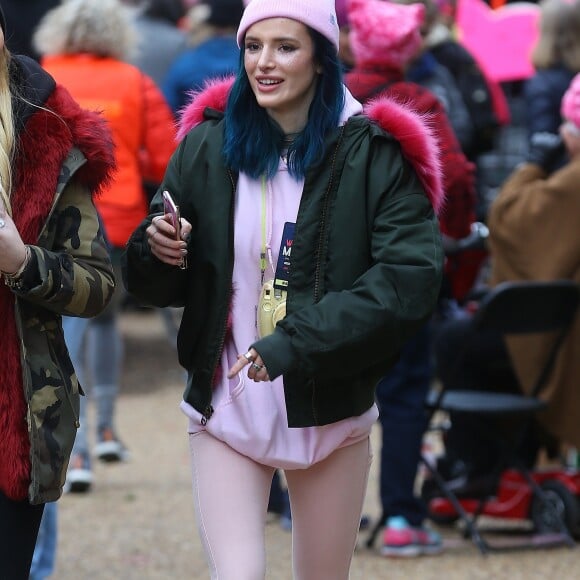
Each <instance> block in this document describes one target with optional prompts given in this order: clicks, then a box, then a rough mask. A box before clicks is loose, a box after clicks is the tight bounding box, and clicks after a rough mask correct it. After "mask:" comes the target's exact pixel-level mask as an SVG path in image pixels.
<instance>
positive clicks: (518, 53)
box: [457, 0, 540, 82]
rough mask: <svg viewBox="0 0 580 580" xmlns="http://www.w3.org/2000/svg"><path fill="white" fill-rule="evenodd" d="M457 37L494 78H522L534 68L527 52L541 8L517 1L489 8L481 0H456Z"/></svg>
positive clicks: (530, 47) (533, 38) (535, 34)
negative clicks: (496, 7) (494, 8)
mask: <svg viewBox="0 0 580 580" xmlns="http://www.w3.org/2000/svg"><path fill="white" fill-rule="evenodd" d="M457 4H458V5H457V27H458V32H459V40H460V41H461V43H462V44H463V45H464V46H465V47H466V48H467V49H468V50H469V51H470V52H471V53H472V54H473V56H474V57H475V58H476V59H477V61H478V62H479V63H480V65H481V66H482V67H483V69H484V70H485V72H486V73H487V74H488V75H489V77H490V78H492V79H494V80H496V81H500V82H501V81H511V80H518V79H525V78H528V77H529V76H531V75H532V73H533V72H534V68H533V66H532V64H531V62H530V53H531V50H532V48H533V46H534V45H535V43H536V39H537V37H538V17H539V13H540V10H539V8H538V6H537V5H536V4H532V3H530V2H517V3H514V4H506V5H505V6H502V7H501V8H498V9H497V10H492V9H491V8H489V6H488V5H487V4H486V3H485V2H483V0H458V3H457Z"/></svg>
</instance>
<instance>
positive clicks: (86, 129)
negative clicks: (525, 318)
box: [0, 0, 580, 580]
mask: <svg viewBox="0 0 580 580" xmlns="http://www.w3.org/2000/svg"><path fill="white" fill-rule="evenodd" d="M457 1H460V0H457ZM32 4H33V6H32V7H28V6H25V4H24V3H22V2H17V1H12V0H0V17H1V20H0V23H1V33H0V86H1V87H2V94H1V96H0V118H1V121H2V123H1V130H0V143H1V145H2V147H1V155H0V178H1V182H0V185H1V201H0V273H1V280H2V282H1V283H0V309H1V310H2V313H3V316H2V319H3V325H4V330H3V333H2V338H1V339H0V342H1V344H2V346H3V347H4V348H3V352H4V360H5V364H4V365H3V370H1V371H0V375H1V378H0V381H1V384H2V387H3V388H2V389H0V400H1V401H0V402H1V404H0V436H1V437H2V440H3V441H4V442H6V444H3V446H2V448H1V449H0V455H1V457H0V577H2V578H8V579H9V580H21V579H22V580H25V579H26V578H30V579H32V580H40V579H42V578H47V577H49V576H50V574H51V573H52V570H53V569H54V563H55V554H56V549H57V545H58V542H57V538H58V533H57V528H58V523H57V514H56V505H57V504H56V500H58V498H59V497H60V496H61V494H62V493H87V492H90V491H91V489H92V487H93V482H94V480H93V470H92V467H91V464H92V461H93V460H94V459H98V460H101V461H106V462H120V461H126V460H127V459H128V457H129V454H130V450H129V449H127V447H126V445H125V444H124V442H123V440H122V437H121V434H119V432H118V429H117V426H116V422H115V407H116V401H117V399H118V396H119V393H120V392H122V385H121V382H122V381H121V376H122V365H123V356H124V354H123V337H122V333H121V332H120V330H119V326H118V322H119V316H120V314H121V310H122V308H123V305H124V304H126V303H127V300H128V299H130V300H132V301H135V302H136V303H138V304H142V305H146V306H148V307H154V308H157V309H159V311H160V312H161V313H162V315H163V316H166V313H167V312H168V309H175V308H177V309H179V312H180V314H181V316H180V318H181V324H180V327H179V332H178V333H177V331H176V329H175V334H173V332H172V331H170V332H169V339H170V340H171V341H172V342H174V343H175V348H176V357H177V358H178V359H179V362H180V364H181V365H182V367H183V368H184V373H185V381H184V394H183V401H182V403H181V409H182V411H183V414H184V418H185V425H187V427H185V426H184V436H185V432H187V434H188V437H189V447H190V454H191V458H190V459H191V466H192V484H193V496H194V498H195V519H196V521H197V523H198V529H199V535H200V541H201V543H202V545H203V546H204V549H205V553H206V557H207V564H208V568H209V570H210V573H211V577H212V578H218V577H219V578H236V579H239V578H241V577H242V576H240V573H241V571H243V574H244V576H243V577H244V578H245V577H247V578H263V577H264V575H265V565H266V556H265V546H264V526H265V523H266V515H267V513H268V511H271V512H275V513H277V514H279V515H281V516H282V517H283V522H284V526H285V527H286V528H288V529H291V530H292V536H293V566H294V573H295V575H296V577H299V578H302V579H307V578H313V579H314V578H316V579H319V578H333V579H340V578H345V579H346V578H348V573H349V568H350V564H351V560H352V557H353V552H354V547H355V544H356V541H357V536H358V533H359V529H360V527H361V525H362V523H363V522H364V520H365V516H363V514H362V513H361V511H362V505H363V500H364V497H365V493H366V486H367V478H368V474H369V467H370V462H371V458H372V451H371V449H370V438H369V435H370V432H371V429H372V428H373V426H374V425H375V424H376V423H377V422H379V423H380V431H381V442H380V450H377V453H376V454H375V456H376V458H377V459H375V460H378V461H379V462H380V464H379V465H380V469H379V494H380V504H381V513H380V514H372V515H371V517H372V518H374V519H375V520H376V521H375V532H376V533H378V532H380V533H381V535H380V547H379V550H380V552H381V553H382V554H383V555H384V556H388V557H391V556H395V557H400V556H407V557H409V556H410V557H412V556H418V555H429V554H435V553H439V552H441V551H442V550H443V547H444V546H443V542H442V539H441V536H440V534H439V533H438V532H437V530H436V529H435V528H434V527H433V526H432V525H430V523H429V512H428V509H427V504H426V502H425V497H421V496H420V494H418V493H417V491H416V482H417V474H418V465H419V460H420V456H421V449H422V444H423V441H424V436H425V432H426V430H427V427H428V414H427V412H426V410H425V405H424V403H425V399H426V397H427V394H428V392H429V390H430V388H432V386H433V385H434V384H438V385H439V386H440V387H442V388H445V389H456V388H462V389H465V388H470V389H479V388H485V387H486V385H487V384H489V382H490V378H496V377H490V373H491V374H493V372H495V369H501V373H502V375H501V378H502V384H503V385H504V386H505V388H506V389H507V390H510V389H511V390H514V389H515V390H517V391H519V390H521V389H522V387H523V388H525V384H526V377H527V376H529V373H530V368H531V367H534V365H536V364H537V361H536V360H535V359H536V358H538V356H539V355H540V354H541V352H542V348H544V346H543V343H542V341H540V342H537V341H536V342H535V343H525V344H521V343H520V344H512V343H509V344H507V343H506V342H505V341H504V338H503V337H502V336H499V335H493V336H492V335H486V336H479V335H478V336H476V337H474V336H473V333H474V330H473V328H472V316H471V313H472V311H473V308H476V305H475V306H474V304H475V302H474V301H473V300H472V296H473V295H474V292H473V291H474V289H477V294H478V295H481V294H482V293H484V292H485V289H486V288H492V287H494V286H496V285H497V284H499V283H501V282H503V281H516V280H518V281H519V280H555V279H569V280H574V281H576V282H578V283H580V266H579V265H580V229H579V228H578V227H577V222H578V216H579V215H580V192H579V190H578V183H580V165H579V164H580V0H541V2H540V5H539V20H538V38H537V42H536V45H535V46H534V49H533V51H532V53H531V54H530V60H531V63H532V64H533V67H534V71H535V72H534V74H533V75H532V76H531V77H530V78H527V79H514V80H513V81H511V82H510V83H505V82H504V83H502V84H500V83H498V82H496V81H495V80H493V79H492V78H490V75H489V74H488V73H487V71H485V70H483V69H482V68H481V67H480V66H479V65H478V63H477V59H476V58H475V57H474V55H472V54H470V52H469V51H468V50H467V49H466V48H465V46H463V45H462V44H461V41H460V40H458V36H457V34H456V32H457V31H456V29H455V22H454V15H455V12H456V9H457V5H456V0H392V1H391V0H336V1H335V0H317V1H316V2H311V1H308V0H284V1H278V0H244V1H242V0H193V1H186V0H99V2H94V1H92V0H62V1H60V2H59V1H58V0H56V1H49V0H37V1H35V2H33V3H32ZM515 100H517V105H516V103H515ZM516 106H518V107H522V108H523V110H524V111H525V113H524V114H523V115H521V118H520V116H518V118H517V122H519V123H521V124H522V127H521V128H522V129H523V132H524V133H523V134H524V135H525V138H524V140H525V142H524V146H523V147H522V149H521V155H520V157H519V158H517V159H515V160H511V161H510V162H511V165H510V166H509V171H508V172H507V177H506V178H505V179H503V180H502V182H501V183H500V184H499V185H498V186H497V187H496V189H495V190H494V193H493V196H492V197H491V198H490V196H489V191H487V190H485V193H484V189H486V178H487V177H488V176H486V174H485V173H486V168H487V167H489V166H493V164H489V157H490V156H496V157H498V158H501V157H502V155H503V154H504V150H503V148H504V147H506V134H508V133H509V130H510V129H511V128H513V126H514V123H515V122H516V119H515V116H514V115H513V114H512V113H513V111H514V110H515V107H516ZM506 157H507V156H506ZM504 162H505V159H504ZM164 194H168V196H167V195H164ZM167 197H169V198H172V200H173V202H175V204H177V206H178V207H179V214H178V215H175V214H174V213H172V212H170V211H168V206H167V199H166V198H167ZM478 220H480V221H483V222H485V223H486V225H487V227H488V230H489V239H488V241H487V243H486V244H485V246H484V245H482V246H481V247H478V248H475V249H467V250H464V251H461V252H457V251H455V248H456V247H457V242H458V241H460V240H464V239H467V238H469V236H470V235H471V232H472V231H473V226H474V224H475V223H476V222H477V221H478ZM200 305H202V306H200ZM166 320H167V321H168V329H170V327H171V324H172V322H173V317H172V315H169V318H167V317H166ZM467 340H469V341H470V344H473V345H474V346H473V348H472V349H471V350H470V351H469V352H467V353H466V354H465V356H464V358H463V359H462V360H461V361H460V363H461V364H458V362H457V360H456V355H457V352H458V351H459V346H460V345H462V344H465V343H466V341H467ZM565 340H566V342H565V344H564V347H563V349H562V352H561V354H560V358H559V360H558V363H557V365H556V371H555V372H554V375H553V376H552V378H551V381H550V387H549V389H548V403H549V405H548V411H547V412H546V413H545V414H544V415H542V416H541V417H540V418H539V420H538V422H537V429H536V430H534V432H533V435H534V436H533V437H531V438H530V440H529V441H526V442H525V445H523V446H522V454H523V457H522V459H523V461H524V462H525V463H526V464H528V465H529V466H533V465H535V463H536V462H537V461H538V457H539V452H540V450H541V448H542V446H543V445H546V442H547V441H549V442H550V449H551V452H554V450H556V451H555V453H556V454H558V453H559V452H560V451H561V450H563V449H564V448H565V447H566V446H568V447H569V446H572V447H577V448H580V430H579V427H578V426H579V425H580V398H579V397H580V395H578V393H577V389H576V384H575V382H574V381H575V380H576V379H577V377H578V376H579V375H580V368H578V365H579V364H580V352H579V349H580V316H578V317H577V319H576V320H575V322H574V323H573V325H572V328H571V330H570V333H569V335H568V336H567V337H566V339H565ZM531 352H533V353H535V356H534V357H530V353H531ZM532 358H534V360H532ZM88 402H93V403H94V404H95V410H96V412H95V416H96V424H95V425H94V426H93V427H92V428H90V426H89V425H87V403H88ZM480 428H482V427H481V423H479V422H478V421H477V420H476V419H475V420H474V419H473V418H469V419H468V420H464V419H463V418H462V417H460V416H457V417H452V421H451V427H450V429H449V431H448V433H447V434H446V437H445V451H444V454H443V456H442V457H441V458H439V460H438V467H439V471H440V473H441V474H442V475H443V476H444V477H445V479H448V480H450V481H452V480H453V481H455V480H459V479H460V480H461V482H462V483H461V485H463V486H465V489H473V488H476V487H477V483H478V482H479V481H480V480H481V478H482V477H483V478H485V476H486V475H488V474H489V473H490V471H493V465H494V460H495V459H496V458H497V455H498V452H497V450H494V449H493V448H490V447H489V446H487V445H486V446H482V445H481V444H480V440H479V438H478V436H477V430H478V429H480ZM91 442H93V443H94V444H93V446H92V449H91ZM282 480H283V481H284V486H283V487H281V485H280V482H281V481H282ZM231 482H236V485H235V486H232V485H231ZM486 483H489V482H488V481H486ZM492 484H493V482H492ZM323 498H324V501H322V499H323ZM330 528H331V529H333V530H334V531H335V533H334V534H330V535H329V534H327V533H325V530H328V529H330ZM240 529H244V530H245V533H244V535H243V536H240V534H239V530H240Z"/></svg>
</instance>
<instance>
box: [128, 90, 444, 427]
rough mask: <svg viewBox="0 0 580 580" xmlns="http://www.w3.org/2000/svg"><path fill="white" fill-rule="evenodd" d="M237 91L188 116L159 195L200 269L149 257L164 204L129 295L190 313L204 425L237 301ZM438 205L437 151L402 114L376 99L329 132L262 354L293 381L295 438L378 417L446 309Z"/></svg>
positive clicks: (218, 93)
mask: <svg viewBox="0 0 580 580" xmlns="http://www.w3.org/2000/svg"><path fill="white" fill-rule="evenodd" d="M230 85H231V81H224V82H218V83H214V84H213V85H211V86H210V87H208V88H207V89H206V90H205V91H204V92H203V93H202V94H200V95H198V96H197V97H196V98H195V99H194V100H193V102H192V103H191V105H190V106H189V107H188V109H187V110H186V111H185V114H184V116H183V118H182V126H181V131H180V136H181V138H182V141H181V143H180V145H179V147H178V149H177V151H176V153H175V154H174V155H173V158H172V160H171V162H170V164H169V167H168V171H167V173H166V175H165V178H164V181H163V184H162V188H163V189H167V190H168V191H170V192H171V193H172V194H173V195H174V197H175V198H176V202H177V203H178V204H179V205H180V207H181V212H182V215H183V217H185V218H186V219H187V220H188V221H189V222H191V223H192V225H193V231H192V235H191V239H190V240H189V258H188V259H189V268H188V269H187V270H179V269H178V268H173V267H171V266H168V265H166V264H163V263H161V262H160V261H159V260H157V259H156V258H155V257H154V256H153V255H152V254H151V252H150V248H149V244H148V243H147V239H146V234H145V230H146V228H147V226H148V224H149V223H150V222H151V219H152V218H153V217H154V216H155V215H159V214H160V213H162V202H161V196H160V195H157V196H156V197H155V198H154V200H153V202H152V205H151V215H150V216H149V217H148V218H147V220H145V221H144V222H143V224H141V226H140V227H139V228H138V229H137V230H136V231H135V232H134V234H133V236H132V237H131V239H130V241H129V244H128V246H127V251H126V255H125V263H124V270H125V272H124V275H125V282H126V284H127V287H128V289H129V291H130V292H132V293H133V294H135V295H136V296H137V297H138V298H139V299H140V300H143V301H145V302H148V303H151V304H155V305H158V306H166V305H170V304H173V305H182V306H184V307H185V310H184V315H183V320H182V324H181V328H180V332H179V338H178V350H179V358H180V362H181V364H182V365H183V366H184V367H185V368H186V369H187V370H188V375H189V376H188V385H187V389H186V391H185V395H184V399H185V400H186V401H187V402H188V403H189V404H190V405H192V406H193V407H194V408H195V409H196V410H198V411H199V412H200V413H202V414H204V415H205V417H206V420H211V415H212V413H213V409H212V406H211V402H212V401H211V399H212V383H213V377H214V374H215V371H216V368H217V364H218V361H219V360H220V358H221V353H222V351H223V348H224V344H225V341H226V340H227V329H228V316H229V310H230V304H231V301H232V300H235V289H232V265H233V259H234V248H233V212H234V200H235V195H236V186H237V177H238V176H237V174H236V173H235V172H233V171H232V170H230V169H228V168H227V167H226V166H225V164H224V158H223V154H222V147H223V132H224V118H223V111H224V109H225V105H226V101H227V95H228V92H229V88H230ZM441 203H442V188H441V177H440V168H439V162H438V159H437V146H436V142H435V141H434V139H433V137H432V135H431V133H430V131H429V129H428V128H427V126H426V125H425V123H424V122H423V120H422V119H421V117H420V116H418V115H416V114H414V113H412V112H410V111H409V110H408V109H406V108H405V107H403V106H401V105H398V104H396V103H394V102H392V101H389V100H386V99H384V100H380V101H377V102H375V103H373V105H372V106H371V107H369V108H368V110H367V114H366V115H355V116H353V117H351V118H350V119H349V120H348V121H347V123H346V124H345V125H344V126H342V127H337V128H336V129H335V130H334V131H331V132H330V133H329V135H327V138H326V142H325V153H324V156H323V158H322V160H321V161H320V162H319V163H317V164H316V165H315V166H312V167H311V168H309V170H308V171H307V173H306V176H305V183H304V189H303V193H302V198H301V202H300V207H299V210H298V217H297V222H296V235H295V239H294V243H293V247H292V272H291V275H290V282H289V287H288V296H287V315H286V317H285V318H284V319H283V320H282V321H281V322H280V323H279V324H278V325H277V327H276V329H275V331H274V333H273V334H271V335H270V336H267V337H265V338H263V339H261V340H259V341H258V342H256V343H255V345H254V347H255V348H256V350H257V351H258V352H259V353H260V354H261V356H262V358H263V359H264V362H265V364H266V366H267V368H268V373H269V376H270V378H271V379H273V378H275V377H277V376H280V375H282V376H283V377H284V391H285V398H286V408H287V413H288V425H289V426H290V427H307V426H312V425H325V424H329V423H333V422H336V421H339V420H341V419H344V418H347V417H352V416H356V415H360V414H361V413H363V412H365V411H366V410H367V409H369V408H370V407H371V406H372V404H373V401H374V386H375V384H376V381H377V380H378V378H379V377H380V376H382V375H384V373H385V372H386V371H387V370H388V369H389V368H390V367H391V366H392V365H393V364H394V362H395V361H396V359H397V357H398V353H399V350H400V348H401V346H402V345H403V344H404V343H405V342H406V340H407V339H408V338H409V337H410V336H411V335H412V334H413V333H414V332H415V331H416V330H417V329H419V328H420V326H421V325H422V324H423V323H424V321H425V320H426V318H427V317H428V316H429V315H430V314H431V312H432V310H433V307H434V305H435V302H436V300H437V295H438V291H439V285H440V280H441V271H442V262H443V257H442V251H441V246H440V234H439V230H438V226H437V218H436V216H435V212H434V208H435V209H438V208H439V207H440V206H441ZM232 290H233V292H232ZM248 346H250V345H248Z"/></svg>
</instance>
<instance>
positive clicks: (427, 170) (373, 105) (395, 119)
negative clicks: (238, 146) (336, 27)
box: [177, 78, 444, 212]
mask: <svg viewBox="0 0 580 580" xmlns="http://www.w3.org/2000/svg"><path fill="white" fill-rule="evenodd" d="M232 83H233V78H226V79H220V80H215V81H212V82H210V83H208V84H207V85H206V87H205V89H204V90H202V91H200V92H197V93H192V95H191V97H192V98H191V102H190V104H189V105H188V106H187V107H185V109H184V110H183V111H182V113H181V119H180V124H179V131H178V135H177V138H178V140H180V141H181V140H182V139H183V138H184V137H185V135H186V134H187V133H188V132H189V131H190V130H191V129H192V128H193V127H195V126H197V125H199V124H200V123H202V122H203V121H204V111H205V109H206V108H208V107H209V108H211V109H216V110H218V111H221V112H223V111H225V109H226V103H227V98H228V94H229V91H230V88H231V86H232ZM365 114H366V115H367V116H368V117H369V118H370V119H372V120H373V121H375V122H376V123H378V124H379V125H380V126H381V127H382V128H383V129H384V130H385V131H387V132H388V133H390V134H391V135H393V137H395V139H397V141H399V143H400V144H401V149H402V151H403V155H404V157H405V158H406V159H407V161H409V163H411V165H412V166H413V168H414V169H415V171H416V172H417V175H418V176H419V179H420V180H421V183H422V185H423V187H424V188H425V191H426V193H427V197H428V198H429V200H430V201H431V204H432V205H433V208H434V210H435V211H436V212H439V210H440V209H441V207H442V205H443V201H444V191H443V185H442V171H441V164H440V161H439V154H438V152H439V147H438V144H437V139H436V137H435V133H434V131H433V130H432V128H431V127H430V126H429V117H428V116H427V115H420V114H418V113H416V112H414V111H412V110H411V109H410V108H409V107H406V106H404V105H401V104H399V103H396V102H395V101H393V100H391V99H389V98H386V97H379V98H377V99H374V100H371V101H370V102H369V103H367V105H366V106H365Z"/></svg>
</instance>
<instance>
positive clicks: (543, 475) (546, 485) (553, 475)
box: [422, 280, 580, 553]
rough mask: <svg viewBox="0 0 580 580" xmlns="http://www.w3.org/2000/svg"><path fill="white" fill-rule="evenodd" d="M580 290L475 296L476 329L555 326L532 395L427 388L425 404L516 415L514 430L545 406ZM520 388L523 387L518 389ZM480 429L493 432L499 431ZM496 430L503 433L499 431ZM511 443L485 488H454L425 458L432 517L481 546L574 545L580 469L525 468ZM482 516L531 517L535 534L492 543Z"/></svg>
mask: <svg viewBox="0 0 580 580" xmlns="http://www.w3.org/2000/svg"><path fill="white" fill-rule="evenodd" d="M579 296H580V291H579V287H578V285H577V284H576V283H575V282H572V281H569V280H560V281H554V282H518V283H504V284H501V285H499V286H497V287H496V288H494V289H493V290H491V291H490V292H489V293H488V294H487V295H486V296H485V297H484V298H483V300H482V301H481V303H480V305H479V307H478V309H477V311H476V313H475V315H474V324H475V327H476V329H481V330H484V329H490V328H491V329H494V330H496V331H498V332H500V333H502V334H510V335H511V334H516V333H517V334H524V333H538V332H553V333H554V335H555V339H554V342H553V346H552V348H551V351H550V353H549V356H548V357H547V359H546V361H545V364H544V365H543V367H542V369H541V372H540V373H539V376H538V377H537V380H536V382H535V384H534V387H533V389H532V391H531V394H530V395H524V394H521V395H518V394H508V393H502V392H494V391H491V390H490V391H458V390H453V391H445V390H444V389H442V390H439V391H434V392H433V393H431V395H430V397H429V400H428V403H427V404H428V408H429V410H430V412H431V414H432V415H431V416H433V415H434V414H435V413H438V412H444V413H445V414H446V413H455V414H458V413H459V414H466V415H467V416H469V415H470V414H471V415H472V416H473V415H476V414H479V415H482V414H483V415H487V416H494V417H498V416H504V417H510V418H514V420H522V427H521V429H522V430H521V431H520V434H521V436H523V433H524V429H525V427H526V425H527V426H529V424H530V421H533V419H534V417H535V415H536V413H538V412H539V411H541V410H543V409H545V408H546V403H545V401H543V400H542V399H541V395H542V390H543V388H544V387H545V385H546V383H547V381H548V379H549V377H550V373H551V371H552V368H553V367H554V364H555V361H556V358H557V356H558V353H559V350H560V347H561V346H562V344H563V342H564V338H565V337H566V333H567V331H568V329H569V327H570V326H571V324H572V322H573V320H574V318H575V314H576V311H577V308H578V301H579ZM522 393H523V390H522ZM483 436H486V437H487V436H490V437H491V438H494V437H497V436H498V434H497V433H485V434H482V437H483ZM499 436H500V437H501V435H499ZM521 436H520V435H518V436H517V437H515V439H514V440H515V441H516V443H513V444H512V443H511V442H508V441H503V442H501V443H502V445H503V447H504V449H505V453H503V454H502V456H501V457H498V461H497V466H496V468H495V474H496V476H497V477H495V478H494V481H495V485H493V487H491V488H489V489H487V490H478V492H477V493H476V492H474V494H473V495H470V493H469V492H463V493H457V492H456V491H454V489H453V488H452V486H451V485H450V484H449V482H448V481H446V480H445V479H444V478H443V477H442V475H441V473H440V472H439V469H438V466H437V465H433V463H432V462H431V461H428V460H427V459H426V458H423V462H424V464H425V467H426V469H427V471H428V473H429V475H430V478H428V479H427V481H426V482H425V483H424V485H423V494H422V495H423V497H424V499H425V500H426V501H427V502H428V507H429V514H430V517H431V518H432V519H433V520H434V521H435V522H438V523H453V522H456V521H457V520H461V521H462V522H463V524H464V532H465V536H466V537H470V538H471V539H472V540H473V542H474V543H475V544H476V545H477V547H478V548H479V550H480V551H481V552H482V553H486V552H488V551H490V550H498V549H504V548H509V549H512V548H514V547H524V546H526V547H537V546H547V545H554V544H562V543H565V544H568V545H570V546H572V545H574V541H573V537H574V536H575V537H580V470H579V469H578V468H570V467H564V466H563V467H562V468H552V469H547V470H535V469H528V467H526V465H525V464H524V463H523V462H522V461H521V460H520V458H518V457H517V453H516V444H517V441H521ZM480 516H489V517H500V518H503V519H517V520H523V521H527V522H528V523H530V524H531V526H532V530H533V532H534V535H533V536H532V541H527V542H525V543H522V542H520V541H519V542H516V543H511V544H510V543H507V544H506V543H503V544H502V545H495V546H494V545H491V544H490V543H489V542H487V541H486V540H485V539H484V538H483V536H482V533H481V531H480V529H479V527H478V520H479V517H480Z"/></svg>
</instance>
